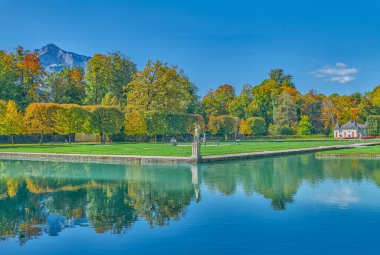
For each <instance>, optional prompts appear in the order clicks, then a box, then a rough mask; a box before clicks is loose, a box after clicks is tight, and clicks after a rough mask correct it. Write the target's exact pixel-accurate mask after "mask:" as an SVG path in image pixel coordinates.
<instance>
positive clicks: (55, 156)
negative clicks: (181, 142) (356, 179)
mask: <svg viewBox="0 0 380 255" xmlns="http://www.w3.org/2000/svg"><path fill="white" fill-rule="evenodd" d="M375 145H380V142H373V143H358V144H348V145H331V146H319V147H312V148H300V149H286V150H274V151H261V152H252V153H237V154H224V155H212V156H203V157H202V158H200V159H197V158H193V157H178V156H136V155H94V154H62V153H29V152H0V159H6V160H31V161H59V162H93V163H132V164H183V163H185V164H197V163H208V162H217V161H230V160H241V159H251V158H263V157H273V156H283V155H295V154H303V153H314V152H320V151H328V150H341V149H349V148H357V147H363V146H375ZM342 155H343V154H338V153H335V154H334V153H331V154H317V155H316V156H317V157H346V156H342ZM357 155H358V156H357V157H369V156H366V154H357ZM351 156H352V155H351ZM347 157H350V155H349V154H348V155H347ZM371 157H374V158H376V157H380V155H376V154H375V156H371Z"/></svg>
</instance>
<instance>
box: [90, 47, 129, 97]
mask: <svg viewBox="0 0 380 255" xmlns="http://www.w3.org/2000/svg"><path fill="white" fill-rule="evenodd" d="M135 73H136V65H135V64H134V63H133V62H131V61H130V60H129V59H128V58H127V57H126V56H124V55H122V54H120V53H118V52H115V53H111V54H109V55H102V54H96V55H94V56H93V57H92V58H91V59H90V60H89V61H88V63H87V67H86V74H85V80H86V83H87V86H86V100H85V101H86V103H87V104H100V103H101V102H102V99H103V98H104V96H105V95H106V94H110V96H111V97H116V98H117V100H118V103H120V104H125V93H126V87H127V85H128V83H130V82H131V81H132V77H133V75H134V74H135Z"/></svg>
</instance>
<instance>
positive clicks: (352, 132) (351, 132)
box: [334, 120, 367, 138]
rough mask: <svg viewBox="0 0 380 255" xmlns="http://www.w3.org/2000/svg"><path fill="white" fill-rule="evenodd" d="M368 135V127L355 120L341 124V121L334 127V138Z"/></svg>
mask: <svg viewBox="0 0 380 255" xmlns="http://www.w3.org/2000/svg"><path fill="white" fill-rule="evenodd" d="M360 134H361V135H362V136H365V135H367V129H366V126H365V125H364V124H359V123H357V122H356V121H354V120H351V121H349V122H347V123H346V124H344V125H342V126H340V125H339V123H337V124H336V126H335V127H334V138H357V137H359V135H360Z"/></svg>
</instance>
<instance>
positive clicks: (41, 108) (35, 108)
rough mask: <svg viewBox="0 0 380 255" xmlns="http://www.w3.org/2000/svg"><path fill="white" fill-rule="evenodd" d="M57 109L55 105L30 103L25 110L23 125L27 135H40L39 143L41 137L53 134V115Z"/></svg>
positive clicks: (41, 140)
mask: <svg viewBox="0 0 380 255" xmlns="http://www.w3.org/2000/svg"><path fill="white" fill-rule="evenodd" d="M57 109H58V105H57V104H50V103H49V104H46V103H32V104H30V105H28V107H27V108H26V110H25V116H24V125H25V128H26V131H27V132H28V133H29V134H40V135H41V139H40V143H42V142H43V135H45V134H52V133H54V127H55V125H54V124H55V121H54V117H53V116H54V114H55V112H56V111H57Z"/></svg>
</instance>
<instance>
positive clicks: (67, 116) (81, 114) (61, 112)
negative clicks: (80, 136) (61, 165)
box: [52, 104, 88, 143]
mask: <svg viewBox="0 0 380 255" xmlns="http://www.w3.org/2000/svg"><path fill="white" fill-rule="evenodd" d="M87 117H88V113H87V112H86V111H85V110H84V109H83V108H81V107H80V106H79V105H75V104H59V105H57V109H56V111H55V112H54V114H53V117H52V118H53V121H54V132H55V133H58V134H61V135H67V136H68V141H69V143H70V142H71V137H72V135H73V134H75V133H79V132H84V125H85V121H86V119H87Z"/></svg>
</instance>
